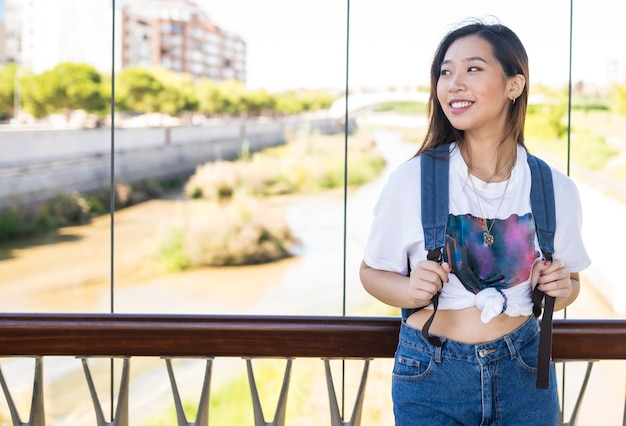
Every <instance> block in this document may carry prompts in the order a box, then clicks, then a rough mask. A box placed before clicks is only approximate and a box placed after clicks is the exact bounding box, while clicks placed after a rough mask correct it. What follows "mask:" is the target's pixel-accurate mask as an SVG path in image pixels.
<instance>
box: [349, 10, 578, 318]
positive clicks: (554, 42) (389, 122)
mask: <svg viewBox="0 0 626 426" xmlns="http://www.w3.org/2000/svg"><path fill="white" fill-rule="evenodd" d="M537 10H540V11H541V13H537ZM569 11H570V7H569V1H566V0H560V1H556V2H550V3H546V2H540V1H531V2H527V3H525V4H524V7H523V8H521V9H520V8H518V7H512V6H511V5H510V4H507V3H503V2H499V1H495V0H494V1H484V2H479V3H476V2H473V3H468V2H453V3H450V2H446V3H436V4H429V5H428V6H427V7H426V6H424V5H422V4H421V3H418V2H411V1H406V0H391V1H387V2H385V5H384V7H381V5H380V3H377V2H371V1H364V0H361V1H359V0H354V1H352V2H351V21H350V22H351V28H350V91H351V100H350V103H351V104H352V105H358V104H359V102H360V101H361V100H362V101H363V102H366V101H367V99H368V98H369V99H376V102H378V104H377V105H370V106H369V107H368V108H363V109H362V110H361V111H360V112H359V113H358V119H359V122H360V123H362V127H364V128H365V127H367V128H368V129H369V130H370V131H371V132H372V135H373V136H372V138H373V139H374V140H375V141H376V143H377V146H378V149H379V150H381V151H382V152H383V153H384V154H385V156H386V158H387V160H388V165H387V169H386V171H385V173H384V174H383V176H382V177H381V178H380V179H378V180H377V181H376V183H375V184H372V185H368V187H367V191H368V195H367V196H363V197H362V198H364V199H366V200H367V203H368V204H367V205H364V206H362V207H359V208H354V209H350V208H349V209H348V214H349V216H348V227H349V228H348V229H350V230H352V229H356V228H357V227H358V232H359V239H358V241H359V243H360V244H362V243H364V241H365V238H366V237H367V232H368V230H369V221H370V220H371V212H372V208H373V203H374V202H375V200H376V199H377V198H378V193H379V192H380V189H381V186H382V184H384V182H385V181H386V178H387V175H388V173H389V172H390V171H392V170H394V169H395V168H396V167H397V166H398V165H399V164H400V163H402V162H404V161H405V160H407V159H408V158H410V157H411V156H412V155H413V154H414V153H415V152H416V151H417V149H418V147H419V146H420V144H421V142H422V140H423V137H424V134H425V131H426V107H425V103H426V101H427V99H428V90H429V86H430V65H431V61H432V58H433V54H434V52H435V49H436V47H437V44H438V43H439V41H440V40H441V38H442V37H443V36H444V35H445V33H446V32H448V31H449V30H451V29H452V28H453V27H455V26H456V25H457V24H459V23H460V22H462V21H464V20H466V19H472V18H483V19H486V20H490V21H493V22H497V21H499V22H501V23H503V24H505V25H507V26H509V27H510V28H511V29H512V30H513V31H515V32H516V33H517V35H518V36H519V37H520V39H521V41H522V43H523V44H524V45H525V47H526V50H527V53H528V55H529V61H530V93H531V96H532V101H531V102H533V103H541V102H543V99H545V98H546V94H550V93H552V92H553V91H559V90H560V91H561V92H562V90H563V88H566V87H567V82H568V77H569V75H568V70H569ZM547 39H549V41H550V42H549V43H547V42H546V40H547ZM372 102H374V101H372ZM393 102H395V106H393ZM563 118H565V117H563ZM529 122H530V120H529ZM530 126H532V124H530V123H529V127H530ZM535 127H537V126H536V125H535ZM527 132H528V133H529V134H528V135H527V139H529V142H531V141H530V140H531V139H533V131H531V130H530V129H529V130H527ZM534 133H535V134H536V132H534ZM529 145H530V146H532V148H536V147H537V148H541V147H540V146H539V147H538V144H537V143H534V144H532V143H529ZM566 148H567V144H566V141H565V140H563V142H559V143H558V149H559V150H562V151H561V152H564V151H563V150H566ZM533 150H534V151H536V149H533ZM557 165H558V166H559V167H563V164H561V163H560V162H559V163H558V164H557ZM363 190H365V188H363ZM407 196H410V194H407ZM357 224H358V225H357ZM361 250H362V247H359V248H357V247H349V248H348V252H347V259H348V267H347V270H348V271H349V272H350V273H352V272H353V271H357V270H358V265H359V262H360V256H361V254H362V252H361ZM348 276H349V277H350V279H354V281H356V282H357V284H355V285H351V284H352V283H351V281H348V288H349V289H351V290H352V291H351V292H348V295H347V298H348V305H349V306H350V307H351V310H353V311H354V312H370V313H379V314H393V315H396V314H397V310H394V309H391V310H390V309H389V308H387V307H385V306H383V305H382V304H380V303H378V302H372V298H371V297H368V296H367V295H366V294H365V292H364V291H363V290H362V289H361V288H360V287H359V285H358V277H356V274H354V276H352V275H350V274H349V275H348ZM368 301H369V302H368Z"/></svg>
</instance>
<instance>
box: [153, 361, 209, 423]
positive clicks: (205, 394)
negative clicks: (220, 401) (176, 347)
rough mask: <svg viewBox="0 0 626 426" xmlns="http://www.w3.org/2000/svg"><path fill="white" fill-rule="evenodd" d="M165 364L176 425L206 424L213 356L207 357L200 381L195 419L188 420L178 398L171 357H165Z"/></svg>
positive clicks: (207, 420) (207, 421)
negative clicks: (174, 408) (192, 420)
mask: <svg viewBox="0 0 626 426" xmlns="http://www.w3.org/2000/svg"><path fill="white" fill-rule="evenodd" d="M165 363H166V364H167V373H168V375H169V377H170V383H171V385H172V394H173V395H174V403H175V405H176V419H177V420H178V426H207V425H208V424H209V393H210V387H211V370H212V366H213V358H207V360H206V368H205V370H204V380H203V383H202V390H201V394H200V402H199V403H198V411H197V412H196V421H195V422H189V421H188V420H187V416H186V415H185V411H184V409H183V403H182V401H181V399H180V393H179V392H178V387H177V386H176V378H175V377H174V369H173V367H172V359H171V358H165Z"/></svg>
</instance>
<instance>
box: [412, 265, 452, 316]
mask: <svg viewBox="0 0 626 426" xmlns="http://www.w3.org/2000/svg"><path fill="white" fill-rule="evenodd" d="M449 273H450V265H448V264H447V263H442V264H439V263H437V262H434V261H432V260H423V261H420V262H417V264H416V265H415V267H414V268H413V270H412V271H411V276H410V280H409V289H408V294H409V298H410V299H411V300H412V301H413V302H414V303H415V305H416V307H423V306H426V305H429V304H430V301H431V299H432V298H433V296H434V295H435V294H437V293H439V292H440V291H441V288H442V287H443V283H445V282H448V274H449Z"/></svg>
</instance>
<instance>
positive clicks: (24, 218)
mask: <svg viewBox="0 0 626 426" xmlns="http://www.w3.org/2000/svg"><path fill="white" fill-rule="evenodd" d="M172 185H176V181H164V182H156V181H153V180H149V179H148V180H144V181H141V182H137V183H134V184H132V185H129V184H117V185H116V187H115V194H114V203H115V204H114V205H115V209H120V208H124V207H128V206H132V205H135V204H138V203H140V202H143V201H146V200H148V199H150V198H155V197H158V196H160V195H162V194H163V193H164V191H166V190H167V189H169V188H171V187H172ZM178 185H180V184H178ZM110 199H111V191H110V190H109V188H104V189H101V190H98V191H95V192H92V193H88V194H78V193H71V194H57V195H56V196H54V197H53V198H51V199H49V200H47V201H45V202H42V203H37V204H34V205H30V206H18V205H12V206H9V207H7V208H5V209H3V210H1V211H0V242H2V241H10V240H16V239H19V238H23V237H26V236H28V235H32V234H35V233H40V232H46V231H53V230H56V229H58V228H60V227H64V226H71V225H81V224H85V223H88V222H89V220H90V219H91V218H92V217H94V216H97V215H101V214H105V213H108V212H109V211H110V205H111V203H110Z"/></svg>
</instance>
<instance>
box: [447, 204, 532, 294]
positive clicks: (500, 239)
mask: <svg viewBox="0 0 626 426" xmlns="http://www.w3.org/2000/svg"><path fill="white" fill-rule="evenodd" d="M492 220H493V219H489V220H487V223H488V225H487V226H488V227H491V224H492ZM484 233H485V228H484V225H483V219H481V218H477V217H474V216H472V215H469V214H466V215H461V216H454V215H450V216H449V217H448V230H447V235H446V250H445V253H444V260H445V261H446V262H448V263H449V264H450V266H451V268H452V272H453V273H454V274H455V275H456V276H457V277H458V278H459V280H460V281H461V282H462V283H463V285H464V286H465V288H466V289H467V290H469V291H471V292H473V293H478V292H479V291H480V290H482V289H483V288H486V287H493V288H495V289H496V290H502V289H506V288H510V287H513V286H515V285H517V284H519V283H521V282H524V281H526V280H528V277H529V276H530V270H531V268H532V265H533V262H534V261H535V259H536V258H537V257H538V255H539V254H538V252H537V251H536V250H535V244H534V241H535V221H534V218H533V215H532V213H528V214H526V215H524V216H518V215H511V216H510V217H509V218H508V219H505V220H500V219H495V223H493V227H491V234H492V235H493V238H494V242H493V244H492V245H487V244H485V241H484Z"/></svg>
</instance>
